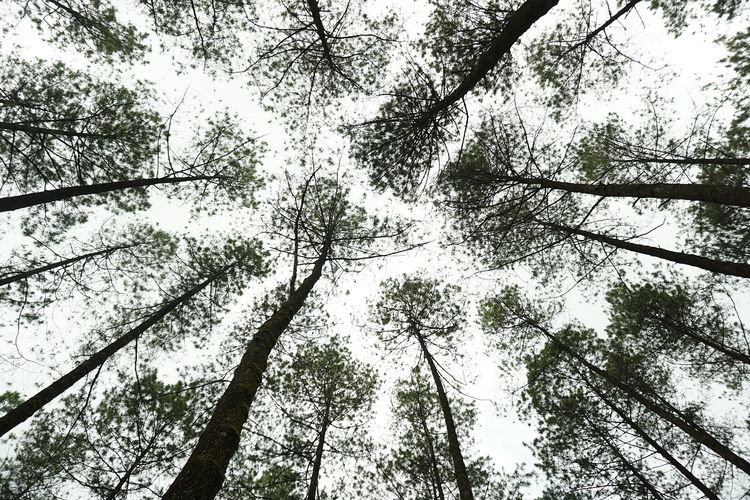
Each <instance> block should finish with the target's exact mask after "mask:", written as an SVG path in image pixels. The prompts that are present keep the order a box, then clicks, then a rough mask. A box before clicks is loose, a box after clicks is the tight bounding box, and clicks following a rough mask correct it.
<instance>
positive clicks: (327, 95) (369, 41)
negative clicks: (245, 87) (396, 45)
mask: <svg viewBox="0 0 750 500" xmlns="http://www.w3.org/2000/svg"><path fill="white" fill-rule="evenodd" d="M268 3H269V5H268V6H267V7H268V8H267V9H264V10H262V11H261V16H260V19H259V22H258V24H259V25H260V26H262V28H261V29H259V30H258V43H257V45H256V46H255V47H254V49H253V58H254V61H253V62H252V64H251V65H250V66H249V68H248V71H250V72H252V71H257V72H258V73H259V76H258V77H254V80H256V83H257V84H258V85H259V86H260V88H261V89H262V94H263V98H264V99H266V104H267V106H268V107H269V108H270V109H271V110H273V111H277V112H278V113H279V114H280V115H281V116H282V117H283V118H285V119H286V120H287V121H288V122H289V123H290V125H291V126H292V127H299V126H305V125H307V119H308V118H309V117H310V114H311V113H313V112H315V111H316V109H325V108H326V107H327V106H328V105H331V104H335V103H336V101H337V100H339V99H350V98H352V97H353V96H355V95H357V94H359V93H362V92H370V91H371V89H372V88H373V86H374V85H375V84H376V80H377V77H378V75H379V74H380V72H381V71H382V69H383V67H385V66H386V65H387V64H388V49H389V45H390V44H391V43H392V42H393V41H394V40H393V35H392V30H393V27H394V22H395V16H394V14H393V13H390V12H387V11H386V12H384V13H383V12H381V13H378V14H377V15H371V13H369V12H368V7H369V6H368V5H367V2H364V1H362V0H355V1H347V2H344V1H341V0H320V1H313V2H296V3H292V4H287V3H284V2H275V1H274V2H268ZM312 5H314V6H315V7H316V8H317V9H318V12H316V15H313V11H312V7H311V6H312ZM317 16H319V21H320V22H321V24H322V28H323V33H324V38H325V40H322V39H321V33H320V31H319V27H318V26H317V25H316V19H315V17H317ZM251 74H252V73H251Z"/></svg>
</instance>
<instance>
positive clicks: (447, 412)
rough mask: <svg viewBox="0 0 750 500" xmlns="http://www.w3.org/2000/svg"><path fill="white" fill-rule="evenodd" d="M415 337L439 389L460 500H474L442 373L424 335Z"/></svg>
mask: <svg viewBox="0 0 750 500" xmlns="http://www.w3.org/2000/svg"><path fill="white" fill-rule="evenodd" d="M415 335H416V337H417V340H418V341H419V345H420V347H421V348H422V354H424V357H425V359H426V360H427V364H428V365H429V366H430V371H431V372H432V378H433V380H434V381H435V387H436V388H437V393H438V399H439V400H440V408H441V409H442V410H443V418H444V419H445V429H446V431H447V432H448V448H449V449H450V452H451V458H452V459H453V470H454V473H455V475H456V483H457V484H458V494H459V498H460V499H461V500H474V494H473V492H472V491H471V481H469V474H468V473H467V472H466V464H464V457H463V454H462V453H461V445H460V443H459V441H458V433H457V432H456V423H455V422H454V421H453V412H452V411H451V407H450V404H449V403H448V396H447V395H446V394H445V388H444V387H443V381H442V380H441V379H440V373H439V372H438V369H437V366H436V365H435V360H434V359H432V355H431V354H430V351H429V350H428V349H427V344H426V343H425V341H424V338H422V335H421V334H419V333H416V334H415Z"/></svg>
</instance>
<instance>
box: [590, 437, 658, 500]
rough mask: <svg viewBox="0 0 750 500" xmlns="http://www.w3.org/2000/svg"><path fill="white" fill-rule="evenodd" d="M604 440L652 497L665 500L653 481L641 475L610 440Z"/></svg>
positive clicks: (604, 438)
mask: <svg viewBox="0 0 750 500" xmlns="http://www.w3.org/2000/svg"><path fill="white" fill-rule="evenodd" d="M602 439H603V440H604V442H605V443H607V446H609V449H611V450H612V453H614V454H615V456H616V457H617V459H618V460H619V461H620V462H621V463H622V465H624V466H625V468H626V469H628V470H629V471H630V472H631V473H632V474H633V475H634V476H635V477H636V478H637V479H638V481H640V483H641V484H642V485H643V486H644V487H645V488H646V489H647V490H648V491H649V493H651V495H652V496H653V497H654V498H655V499H656V500H665V499H664V497H663V496H661V493H659V490H657V489H656V487H655V486H654V485H653V484H651V481H649V480H648V479H646V477H645V476H644V475H643V474H641V471H639V470H638V469H637V468H636V467H635V466H634V465H633V464H632V463H630V460H628V459H627V458H625V456H623V454H622V452H620V450H618V449H617V446H615V445H613V444H612V443H611V442H610V441H609V439H607V438H606V437H604V436H602Z"/></svg>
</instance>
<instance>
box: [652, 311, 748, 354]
mask: <svg viewBox="0 0 750 500" xmlns="http://www.w3.org/2000/svg"><path fill="white" fill-rule="evenodd" d="M652 316H653V317H655V318H656V319H657V321H659V322H661V323H662V324H663V325H664V326H666V327H667V328H670V329H672V331H674V332H675V333H678V334H681V335H685V336H686V337H690V338H691V339H693V340H695V341H696V342H700V343H701V344H703V345H706V346H708V347H710V348H712V349H715V350H717V351H719V352H720V353H722V354H724V355H725V356H727V357H728V358H731V359H733V360H735V361H739V362H740V363H744V364H746V365H750V356H748V355H747V354H745V353H743V352H741V351H738V350H737V349H734V348H733V347H730V346H728V345H726V344H724V343H722V342H719V341H717V340H714V339H712V338H711V337H708V336H705V335H699V334H697V333H695V332H694V331H693V329H692V328H690V327H689V326H687V325H681V324H678V323H675V322H674V321H672V320H671V319H669V317H668V316H666V315H665V316H661V315H657V314H653V315H652Z"/></svg>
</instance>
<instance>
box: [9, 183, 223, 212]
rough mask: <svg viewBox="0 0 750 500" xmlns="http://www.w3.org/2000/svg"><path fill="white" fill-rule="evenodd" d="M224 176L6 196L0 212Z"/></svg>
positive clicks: (109, 184)
mask: <svg viewBox="0 0 750 500" xmlns="http://www.w3.org/2000/svg"><path fill="white" fill-rule="evenodd" d="M224 178H226V177H224V176H216V175H189V176H184V177H156V178H151V179H131V180H127V181H115V182H102V183H99V184H81V185H79V186H70V187H64V188H59V189H50V190H47V191H38V192H36V193H27V194H20V195H17V196H6V197H5V198H0V212H9V211H11V210H19V209H21V208H26V207H33V206H35V205H42V204H44V203H52V202H54V201H61V200H68V199H70V198H75V197H77V196H85V195H90V194H103V193H109V192H111V191H119V190H121V189H130V188H138V187H147V186H155V185H157V184H177V183H180V182H190V181H207V180H213V179H224Z"/></svg>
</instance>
